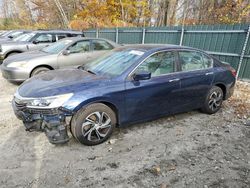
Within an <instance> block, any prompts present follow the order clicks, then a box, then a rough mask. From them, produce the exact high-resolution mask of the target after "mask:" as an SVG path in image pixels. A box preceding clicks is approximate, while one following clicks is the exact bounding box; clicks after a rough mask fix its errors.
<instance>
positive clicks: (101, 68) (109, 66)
mask: <svg viewBox="0 0 250 188" xmlns="http://www.w3.org/2000/svg"><path fill="white" fill-rule="evenodd" d="M143 54H144V52H143V51H139V50H131V49H126V50H124V49H123V50H119V49H118V50H112V51H111V52H110V53H108V54H106V55H105V56H103V57H101V58H100V59H97V60H96V61H93V62H91V63H89V64H87V65H86V66H85V68H84V69H85V70H87V71H89V72H92V73H93V74H97V75H106V76H110V77H115V76H119V75H121V74H122V73H123V72H124V71H125V70H127V69H128V68H129V67H130V66H131V65H132V64H133V63H134V62H135V61H136V60H137V59H139V58H140V57H141V56H142V55H143Z"/></svg>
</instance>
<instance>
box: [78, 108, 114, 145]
mask: <svg viewBox="0 0 250 188" xmlns="http://www.w3.org/2000/svg"><path fill="white" fill-rule="evenodd" d="M110 129H111V118H110V117H109V116H108V115H107V114H106V113H105V112H99V111H97V112H93V113H91V114H90V115H88V116H87V117H86V118H85V121H84V123H83V124H82V135H83V136H84V137H85V138H87V140H89V141H91V142H93V141H99V140H102V139H103V138H105V137H106V136H107V135H108V133H109V131H110Z"/></svg>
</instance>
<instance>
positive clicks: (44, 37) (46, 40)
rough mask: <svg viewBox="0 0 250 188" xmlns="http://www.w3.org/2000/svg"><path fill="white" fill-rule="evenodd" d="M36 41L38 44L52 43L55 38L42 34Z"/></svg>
mask: <svg viewBox="0 0 250 188" xmlns="http://www.w3.org/2000/svg"><path fill="white" fill-rule="evenodd" d="M35 41H36V42H37V43H50V42H53V37H52V35H51V34H40V35H39V36H38V37H37V38H36V39H35Z"/></svg>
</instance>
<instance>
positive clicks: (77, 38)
mask: <svg viewBox="0 0 250 188" xmlns="http://www.w3.org/2000/svg"><path fill="white" fill-rule="evenodd" d="M83 39H84V40H104V41H107V42H109V43H111V44H113V45H114V46H120V44H117V43H115V42H114V41H112V40H109V39H105V38H94V37H81V36H78V37H67V38H64V39H61V40H71V41H72V42H77V41H79V40H83Z"/></svg>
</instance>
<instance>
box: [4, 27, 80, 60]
mask: <svg viewBox="0 0 250 188" xmlns="http://www.w3.org/2000/svg"><path fill="white" fill-rule="evenodd" d="M76 36H81V37H84V34H83V33H82V32H80V31H70V30H69V31H64V30H49V31H46V30H41V31H33V32H31V33H26V34H23V35H21V36H19V37H16V38H15V39H13V40H12V41H6V42H3V43H0V60H4V59H5V58H7V57H9V56H11V55H14V54H18V53H22V52H26V51H30V50H39V49H41V48H44V47H45V46H48V45H50V44H52V43H53V42H56V41H58V40H60V39H63V38H66V37H76Z"/></svg>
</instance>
